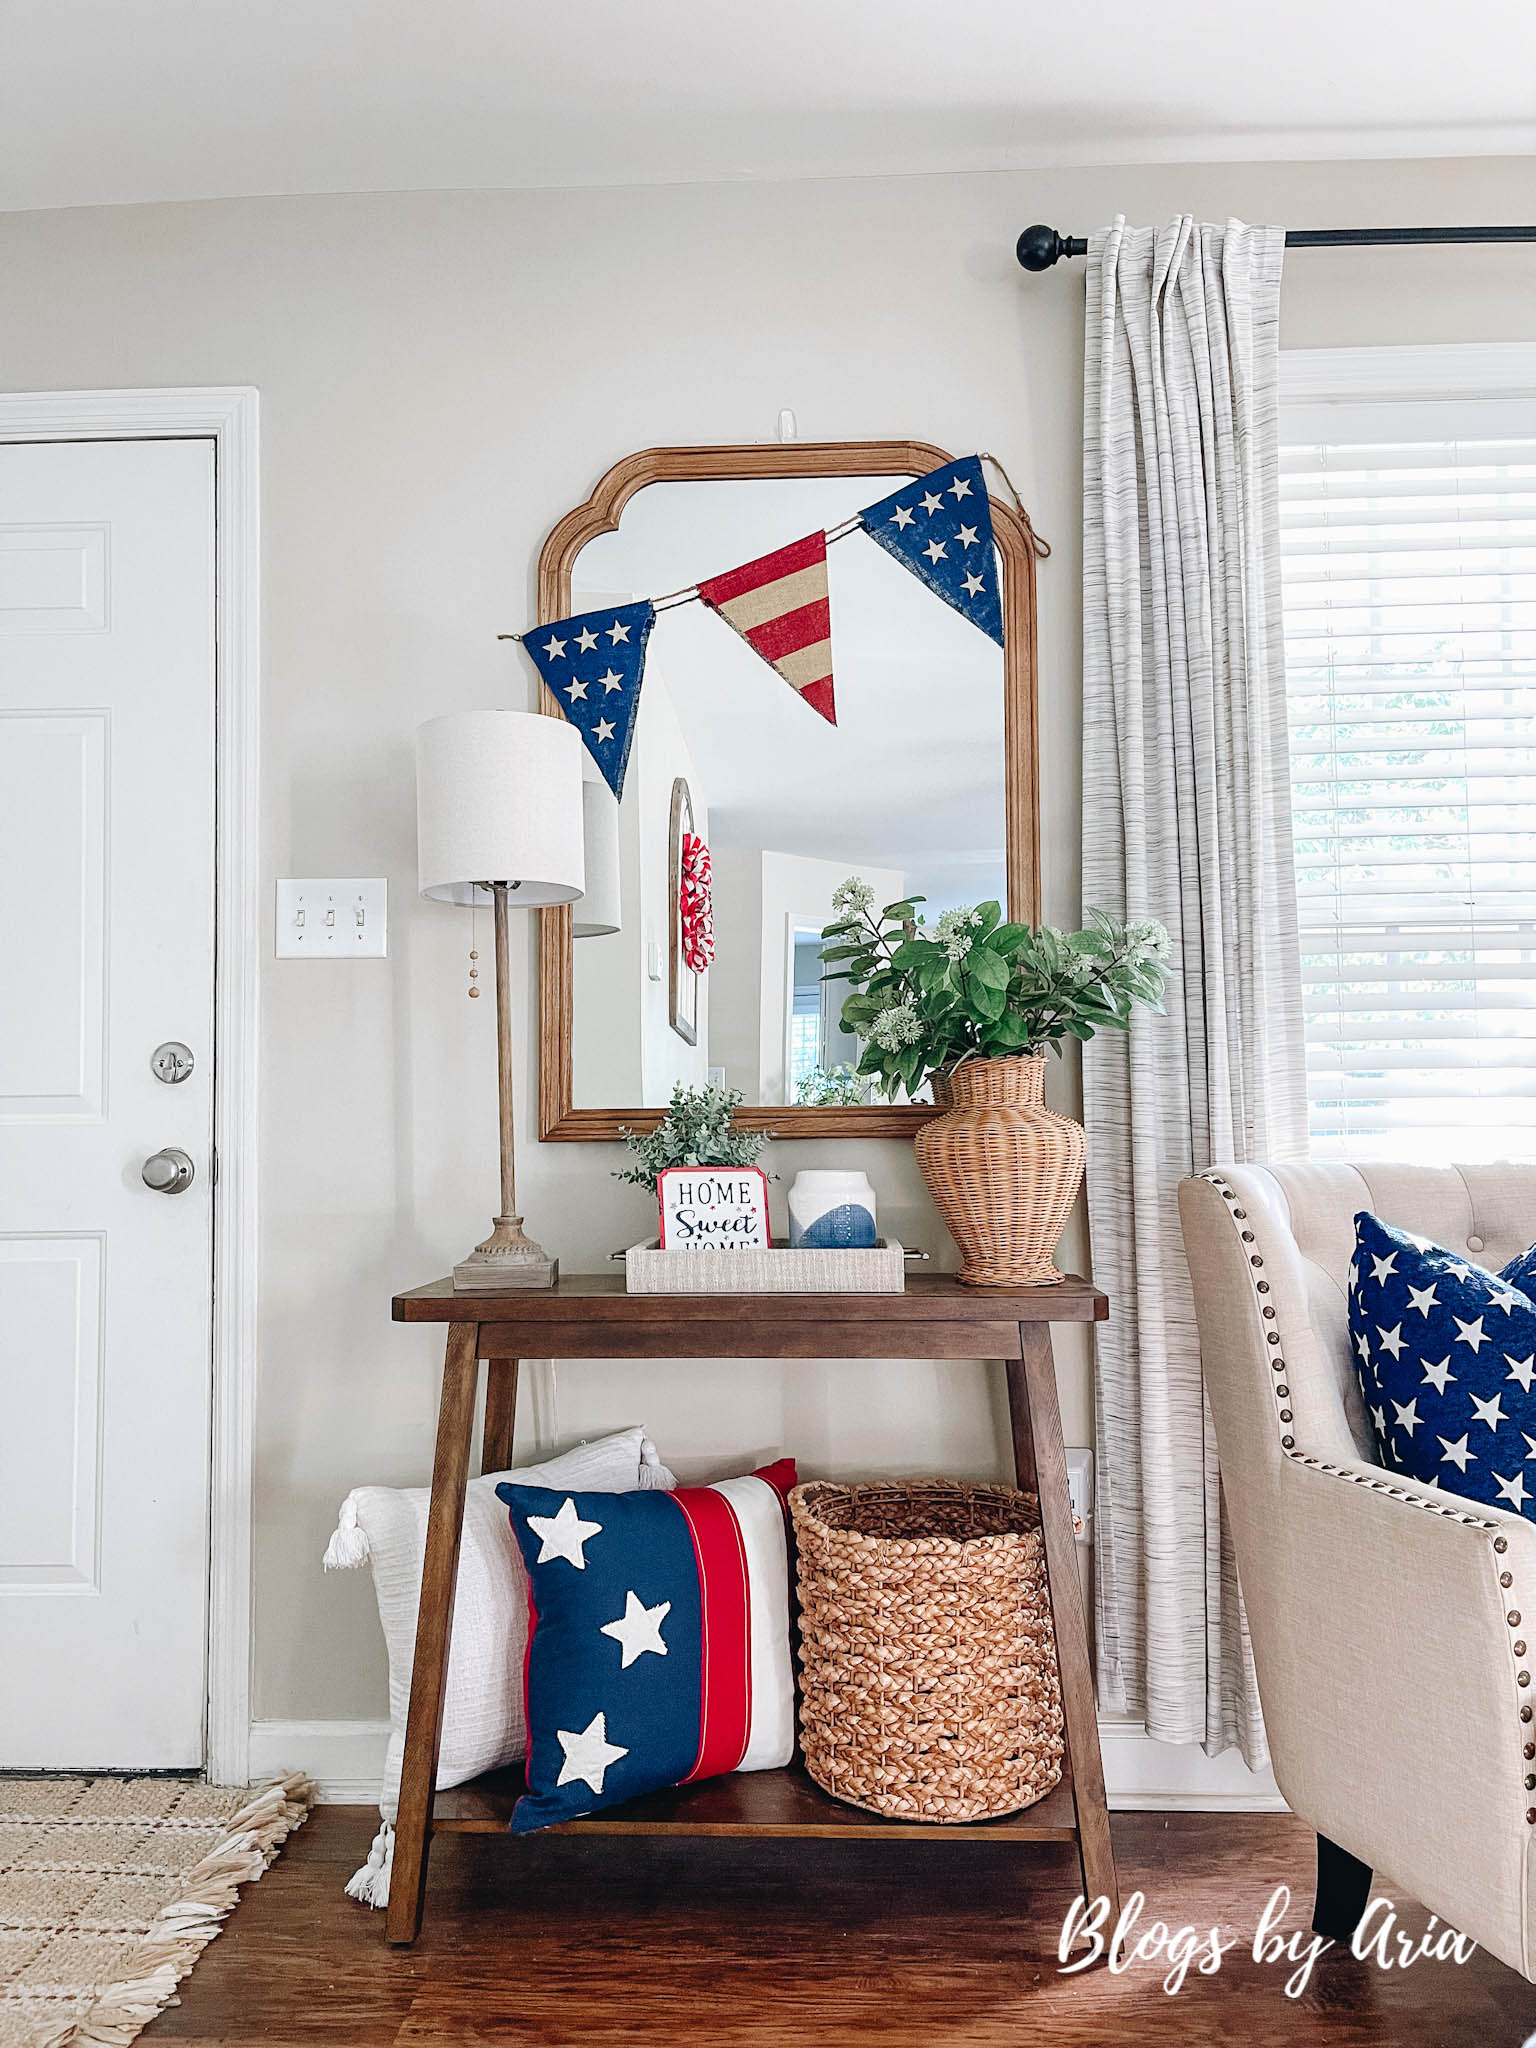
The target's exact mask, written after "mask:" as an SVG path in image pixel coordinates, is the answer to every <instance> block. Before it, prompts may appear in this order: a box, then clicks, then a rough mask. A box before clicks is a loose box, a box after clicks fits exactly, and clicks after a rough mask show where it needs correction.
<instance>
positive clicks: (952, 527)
mask: <svg viewBox="0 0 1536 2048" xmlns="http://www.w3.org/2000/svg"><path fill="white" fill-rule="evenodd" d="M860 527H862V528H863V530H864V532H865V533H867V534H868V535H869V537H870V539H871V540H872V541H875V542H876V543H877V544H878V545H879V546H880V547H882V548H884V549H885V551H886V553H887V554H888V555H894V556H895V558H896V560H897V561H898V562H900V563H901V565H902V567H903V568H904V569H909V570H910V571H911V572H912V574H913V575H914V576H916V577H917V578H918V580H919V581H920V582H922V583H924V584H926V585H927V587H928V589H929V590H931V591H932V592H933V594H934V595H935V597H941V598H943V600H944V602H945V603H946V604H947V605H950V606H952V607H953V609H954V610H955V611H957V612H959V613H960V614H961V616H962V617H963V618H967V619H969V620H970V622H971V624H972V625H973V626H979V627H980V628H981V630H982V632H983V633H985V634H986V635H987V637H988V639H990V640H995V641H996V642H997V644H998V646H999V647H1001V646H1002V645H1003V608H1002V596H1001V591H1000V589H999V583H998V565H997V556H996V553H995V551H994V547H993V539H992V504H991V500H990V498H989V497H988V495H987V485H986V479H985V477H984V476H983V475H982V469H981V458H980V456H978V455H965V456H962V457H961V458H960V460H959V461H958V462H946V463H945V464H944V465H943V467H942V468H940V469H934V470H930V471H929V472H928V474H927V475H926V476H920V477H918V478H917V480H916V481H915V482H914V483H910V484H905V485H903V487H902V488H901V489H900V490H899V491H893V492H892V493H891V495H890V496H889V497H888V498H882V499H881V500H880V502H879V503H878V504H877V505H866V506H865V507H864V509H863V511H861V512H857V513H855V514H854V515H853V517H852V518H851V519H850V520H847V521H845V522H844V523H843V525H841V526H840V527H838V528H836V529H835V530H834V532H833V534H832V539H833V540H839V539H841V538H842V536H843V534H845V533H851V532H856V531H857V530H858V529H859V528H860ZM694 596H697V597H699V598H700V599H701V600H702V601H703V602H704V603H705V604H707V605H708V606H709V608H710V610H711V611H715V612H718V613H719V615H720V617H721V618H722V619H724V620H725V622H726V624H727V625H728V626H731V627H732V628H734V630H735V631H736V632H738V633H739V634H740V635H741V637H742V639H743V640H745V641H746V643H747V645H748V646H749V647H750V648H751V649H752V650H753V652H754V653H756V654H760V655H761V656H762V658H763V660H764V661H766V662H767V663H768V665H769V667H770V668H775V669H777V670H778V672H779V674H780V675H781V676H782V677H783V678H784V680H785V682H786V683H788V684H789V686H790V688H791V689H792V690H794V691H796V692H797V694H798V695H799V696H800V697H802V698H803V699H804V700H805V702H806V703H807V704H809V705H810V707H811V709H812V710H813V711H816V712H819V713H820V715H821V716H822V717H823V718H824V719H825V720H826V721H827V723H828V724H829V725H836V724H837V706H836V703H835V702H834V699H833V689H832V611H831V605H830V603H829V600H828V594H827V535H826V534H825V533H808V534H807V535H806V536H805V538H804V539H803V540H797V541H792V542H791V543H790V544H789V546H788V547H783V548H777V549H775V550H774V552H773V553H772V554H771V555H760V556H759V557H758V559H757V560H756V561H755V562H744V563H743V564H742V566H741V567H740V568H739V569H728V570H727V571H726V572H725V574H724V575H721V576H711V577H709V578H707V579H706V580H705V581H704V582H703V583H701V584H699V586H698V588H697V590H696V591H677V592H674V593H673V594H672V596H670V597H668V598H665V599H663V600H662V603H663V605H668V604H674V603H687V602H689V601H691V599H692V598H693V597H694ZM655 623H656V606H655V605H654V604H653V603H652V602H651V601H650V599H649V598H642V599H640V600H639V601H638V602H637V603H634V604H623V605H619V606H618V607H617V608H616V609H612V610H606V611H601V612H584V613H582V614H581V616H580V617H578V618H574V619H557V620H555V622H554V623H553V625H548V626H540V627H539V628H538V630H537V631H536V632H531V633H523V634H510V635H503V638H511V639H520V640H521V641H522V643H523V645H524V647H526V648H527V650H528V652H529V653H530V654H531V655H532V656H533V660H534V664H535V666H536V667H537V669H538V671H539V674H540V675H541V676H542V677H543V679H544V681H545V683H546V684H547V685H548V686H549V689H550V690H551V692H552V693H553V695H554V697H555V699H556V700H557V702H558V703H559V705H560V708H561V710H562V711H563V712H564V713H565V715H566V717H567V718H568V719H569V720H570V721H571V723H572V725H574V726H575V727H576V729H577V731H578V732H579V733H580V734H581V736H582V739H583V740H584V741H585V742H586V746H587V751H588V753H590V754H591V756H592V758H593V760H594V761H595V762H596V763H597V765H598V767H599V768H600V769H601V770H602V773H603V778H604V780H605V781H606V782H607V784H608V787H609V788H610V789H611V790H612V791H613V793H614V795H615V796H616V797H622V796H623V794H624V774H625V770H626V769H627V767H628V765H629V751H630V745H631V742H632V741H633V739H634V735H635V715H636V712H637V710H638V708H639V703H640V684H641V681H642V679H643V676H644V672H645V646H646V642H647V640H648V639H649V638H650V634H651V628H652V626H653V625H654V624H655Z"/></svg>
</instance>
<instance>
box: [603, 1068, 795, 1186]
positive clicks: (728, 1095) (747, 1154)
mask: <svg viewBox="0 0 1536 2048" xmlns="http://www.w3.org/2000/svg"><path fill="white" fill-rule="evenodd" d="M740 1102H741V1090H740V1089H739V1088H730V1089H727V1088H685V1087H684V1086H683V1084H682V1082H681V1081H679V1082H677V1083H676V1084H675V1086H674V1087H673V1090H672V1101H671V1103H670V1105H669V1106H668V1109H667V1113H666V1115H665V1116H664V1117H663V1118H662V1120H661V1122H660V1123H659V1124H658V1125H657V1126H656V1128H655V1130H653V1131H631V1130H626V1129H624V1128H623V1127H622V1126H621V1128H620V1130H619V1136H620V1137H621V1138H622V1139H623V1140H624V1142H625V1144H626V1145H627V1146H628V1147H629V1149H630V1151H631V1152H632V1153H633V1154H634V1155H635V1160H636V1164H635V1165H634V1166H631V1167H628V1168H626V1169H624V1170H623V1171H622V1172H620V1171H618V1170H615V1172H614V1176H613V1177H614V1179H615V1180H622V1181H626V1182H628V1183H629V1185H630V1186H632V1187H637V1188H649V1189H650V1191H651V1193H652V1194H653V1195H654V1194H655V1192H656V1176H657V1174H658V1173H660V1172H661V1171H662V1169H663V1168H664V1167H667V1166H754V1165H756V1163H757V1157H758V1154H759V1153H760V1152H761V1151H762V1149H763V1147H764V1146H765V1145H766V1144H768V1142H769V1141H770V1139H771V1138H772V1137H773V1132H772V1131H764V1130H750V1131H749V1130H738V1129H737V1128H736V1126H735V1124H734V1122H733V1121H732V1119H733V1118H734V1116H735V1113H736V1110H737V1107H738V1105H739V1104H740ZM769 1178H770V1179H772V1178H773V1176H772V1175H770V1176H769Z"/></svg>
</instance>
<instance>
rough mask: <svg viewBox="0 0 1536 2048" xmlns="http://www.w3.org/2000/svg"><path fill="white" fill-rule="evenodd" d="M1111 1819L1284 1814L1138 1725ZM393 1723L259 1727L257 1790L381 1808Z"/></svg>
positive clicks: (254, 1766) (1122, 1740) (1260, 1775)
mask: <svg viewBox="0 0 1536 2048" xmlns="http://www.w3.org/2000/svg"><path fill="white" fill-rule="evenodd" d="M1099 1739H1100V1742H1101V1744H1102V1746H1103V1751H1104V1781H1105V1786H1106V1789H1107V1791H1108V1794H1109V1804H1110V1808H1111V1811H1113V1812H1115V1813H1134V1812H1138V1811H1158V1810H1165V1811H1173V1812H1189V1813H1222V1812H1230V1813H1286V1812H1288V1811H1289V1808H1288V1807H1287V1806H1286V1803H1285V1801H1284V1799H1283V1798H1282V1797H1281V1796H1280V1792H1279V1790H1278V1788H1277V1786H1276V1784H1275V1780H1274V1776H1273V1774H1272V1773H1271V1772H1270V1771H1268V1770H1264V1771H1250V1770H1249V1769H1248V1768H1247V1767H1246V1765H1245V1764H1244V1763H1243V1761H1242V1758H1241V1757H1240V1756H1239V1755H1238V1754H1237V1752H1236V1750H1228V1751H1227V1752H1226V1754H1225V1755H1223V1756H1218V1757H1209V1756H1207V1755H1206V1754H1205V1752H1204V1751H1203V1750H1201V1749H1198V1748H1196V1747H1195V1746H1194V1745H1192V1744H1183V1743H1174V1742H1157V1741H1155V1740H1154V1739H1153V1738H1152V1737H1151V1736H1150V1735H1148V1734H1147V1732H1146V1730H1145V1729H1144V1728H1142V1727H1140V1726H1139V1725H1138V1724H1136V1723H1134V1722H1129V1721H1105V1722H1102V1723H1101V1724H1100V1727H1099ZM388 1741H389V1723H388V1722H387V1721H253V1722H252V1723H251V1783H252V1784H253V1785H254V1784H264V1783H266V1781H267V1780H268V1779H271V1778H277V1777H281V1776H283V1774H284V1773H285V1772H288V1771H306V1772H308V1774H309V1776H310V1777H312V1778H313V1779H315V1780H316V1782H317V1784H318V1785H319V1788H320V1790H319V1797H320V1803H321V1804H322V1805H324V1806H376V1805H377V1804H378V1798H379V1784H380V1781H381V1780H382V1778H383V1775H384V1751H385V1747H386V1745H387V1744H388Z"/></svg>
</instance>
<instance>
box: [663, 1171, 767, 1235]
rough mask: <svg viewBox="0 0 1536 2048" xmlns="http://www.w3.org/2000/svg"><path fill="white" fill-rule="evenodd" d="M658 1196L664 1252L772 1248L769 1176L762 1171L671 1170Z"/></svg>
mask: <svg viewBox="0 0 1536 2048" xmlns="http://www.w3.org/2000/svg"><path fill="white" fill-rule="evenodd" d="M656 1196H657V1200H658V1201H659V1203H660V1205H661V1249H662V1250H663V1251H664V1252H679V1251H691V1252H696V1251H703V1252H731V1251H766V1250H767V1248H768V1243H769V1238H768V1176H767V1174H766V1173H764V1171H763V1169H762V1168H761V1167H760V1166H666V1167H663V1168H662V1170H661V1172H660V1173H658V1174H657V1176H656Z"/></svg>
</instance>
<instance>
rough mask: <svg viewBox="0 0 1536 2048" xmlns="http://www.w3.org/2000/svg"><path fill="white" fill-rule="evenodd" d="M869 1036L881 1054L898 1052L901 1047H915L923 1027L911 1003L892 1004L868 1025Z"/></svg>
mask: <svg viewBox="0 0 1536 2048" xmlns="http://www.w3.org/2000/svg"><path fill="white" fill-rule="evenodd" d="M869 1035H870V1037H871V1038H872V1039H873V1040H874V1042H875V1044H876V1045H878V1046H879V1048H880V1050H881V1051H882V1052H900V1051H901V1049H902V1047H903V1046H907V1045H916V1043H917V1041H918V1040H919V1039H920V1038H921V1037H922V1035H923V1027H922V1025H921V1024H919V1023H918V1021H917V1011H916V1010H915V1009H914V1008H913V1006H912V1004H911V1003H892V1005H891V1006H890V1008H889V1009H886V1010H882V1011H881V1012H880V1014H879V1016H878V1017H876V1019H875V1021H874V1023H873V1024H871V1025H870V1027H869Z"/></svg>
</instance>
